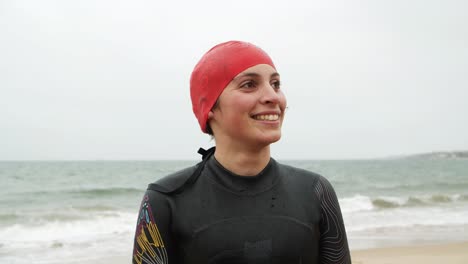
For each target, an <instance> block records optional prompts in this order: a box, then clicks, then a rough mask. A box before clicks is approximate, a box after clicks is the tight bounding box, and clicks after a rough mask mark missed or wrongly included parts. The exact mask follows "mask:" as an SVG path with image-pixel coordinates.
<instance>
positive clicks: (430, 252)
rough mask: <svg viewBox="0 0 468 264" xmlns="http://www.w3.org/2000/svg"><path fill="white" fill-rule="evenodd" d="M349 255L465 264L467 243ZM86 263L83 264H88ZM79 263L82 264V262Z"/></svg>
mask: <svg viewBox="0 0 468 264" xmlns="http://www.w3.org/2000/svg"><path fill="white" fill-rule="evenodd" d="M351 255H352V259H353V264H436V263H437V264H440V263H443V264H467V263H468V241H467V242H461V243H449V244H440V245H424V246H405V247H389V248H374V249H364V250H352V252H351ZM88 261H89V260H87V261H84V262H86V263H88ZM92 262H93V263H99V264H108V263H114V264H126V263H130V262H131V258H129V257H122V256H120V257H119V256H114V257H108V258H101V259H95V260H93V261H92ZM67 263H73V264H74V263H80V262H67ZM81 263H83V260H82V261H81Z"/></svg>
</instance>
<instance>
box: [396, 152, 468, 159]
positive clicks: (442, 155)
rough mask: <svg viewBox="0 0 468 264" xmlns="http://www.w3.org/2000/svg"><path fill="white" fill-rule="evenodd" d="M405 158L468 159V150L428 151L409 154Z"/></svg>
mask: <svg viewBox="0 0 468 264" xmlns="http://www.w3.org/2000/svg"><path fill="white" fill-rule="evenodd" d="M403 158H421V159H468V151H434V152H428V153H419V154H413V155H407V156H404V157H403Z"/></svg>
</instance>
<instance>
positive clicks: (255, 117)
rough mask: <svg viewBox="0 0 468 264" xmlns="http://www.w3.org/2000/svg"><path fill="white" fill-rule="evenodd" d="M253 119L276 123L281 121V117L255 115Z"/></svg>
mask: <svg viewBox="0 0 468 264" xmlns="http://www.w3.org/2000/svg"><path fill="white" fill-rule="evenodd" d="M253 118H254V119H255V120H267V121H276V120H278V119H279V115H255V116H254V117H253Z"/></svg>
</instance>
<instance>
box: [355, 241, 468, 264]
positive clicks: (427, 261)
mask: <svg viewBox="0 0 468 264" xmlns="http://www.w3.org/2000/svg"><path fill="white" fill-rule="evenodd" d="M351 259H352V263H353V264H374V263H375V264H418V263H420V264H423V263H424V264H436V263H437V264H439V263H444V264H465V263H468V241H464V242H447V243H441V244H429V245H428V244H423V245H409V246H395V247H393V246H392V247H380V248H371V249H358V250H351Z"/></svg>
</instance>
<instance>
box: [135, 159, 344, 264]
mask: <svg viewBox="0 0 468 264" xmlns="http://www.w3.org/2000/svg"><path fill="white" fill-rule="evenodd" d="M199 166H203V164H202V165H200V164H199V165H198V167H199ZM196 169H197V166H194V167H190V168H187V169H184V170H182V171H179V172H176V173H174V174H172V175H170V176H167V177H164V178H162V179H161V180H159V181H157V182H156V184H150V185H149V188H148V190H147V192H146V194H145V196H144V198H143V202H142V206H141V209H140V215H139V218H138V224H137V230H136V234H135V245H134V252H133V263H170V264H174V263H194V264H205V263H207V264H208V263H213V264H214V263H223V264H227V263H239V264H246V263H256V264H257V263H281V264H288V263H310V264H312V263H334V264H335V263H346V264H348V263H351V258H350V253H349V249H348V243H347V239H346V232H345V228H344V224H343V219H342V216H341V211H340V208H339V205H338V200H337V198H336V195H335V192H334V190H333V187H332V186H331V185H330V183H329V182H328V181H327V180H326V179H325V178H323V177H322V176H320V175H317V174H314V173H312V172H309V171H306V170H302V169H298V168H294V167H290V166H286V165H282V164H279V163H277V162H276V161H275V160H273V159H271V160H270V162H269V164H268V165H267V167H266V168H265V169H264V170H263V171H262V172H261V173H259V174H258V175H257V176H248V177H246V176H238V175H235V174H233V173H231V172H230V171H228V170H226V169H225V168H223V166H222V165H221V164H219V163H218V162H217V161H216V159H215V158H214V157H210V158H208V159H207V161H206V164H204V166H203V170H202V171H199V177H198V179H196V181H194V182H193V183H191V184H190V185H188V186H187V187H185V188H184V189H183V191H178V192H175V193H172V194H171V193H170V190H173V189H175V188H178V187H180V186H181V185H182V184H183V183H184V182H187V179H188V178H189V177H190V176H191V175H193V174H194V172H195V171H196ZM161 190H163V191H161ZM164 190H167V192H165V191H164Z"/></svg>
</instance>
